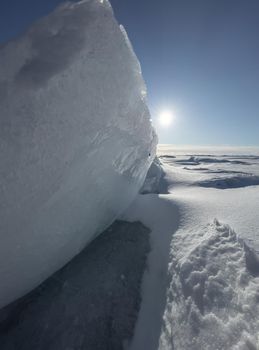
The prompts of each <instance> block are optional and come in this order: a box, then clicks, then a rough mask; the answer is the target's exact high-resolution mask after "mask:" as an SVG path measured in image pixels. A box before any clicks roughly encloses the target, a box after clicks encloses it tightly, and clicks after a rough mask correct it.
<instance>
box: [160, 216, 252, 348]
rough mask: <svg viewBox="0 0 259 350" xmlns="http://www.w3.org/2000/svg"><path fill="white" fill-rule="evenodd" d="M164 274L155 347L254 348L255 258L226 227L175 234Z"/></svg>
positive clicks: (209, 227)
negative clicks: (161, 312)
mask: <svg viewBox="0 0 259 350" xmlns="http://www.w3.org/2000/svg"><path fill="white" fill-rule="evenodd" d="M190 235H192V236H193V233H191V232H190ZM190 235H189V236H190ZM189 240H190V241H191V242H192V243H191V244H189V243H190V242H188V241H189ZM169 272H170V275H171V284H170V288H169V292H168V297H167V299H168V300H167V307H166V312H165V315H164V329H163V332H162V336H161V339H160V349H172V348H173V349H176V350H177V349H181V350H185V349H186V350H187V349H188V350H190V349H192V350H200V349H203V350H214V349H215V350H216V349H229V350H234V349H235V350H237V349H239V350H241V349H243V350H245V349H247V350H248V349H257V348H258V346H259V319H258V313H259V302H258V301H259V277H258V276H259V259H258V256H257V255H256V253H255V252H254V251H253V250H252V249H251V248H249V247H248V246H247V245H246V244H244V243H243V242H242V241H241V240H240V239H238V237H237V235H236V234H235V232H234V231H233V230H232V229H231V228H230V227H229V226H226V225H222V224H220V223H219V222H218V221H217V220H215V222H214V223H213V224H210V225H208V226H206V227H204V228H201V230H200V232H198V233H197V234H196V235H194V237H193V238H191V237H188V236H187V235H185V237H183V234H182V232H178V233H177V234H176V235H175V236H174V238H173V243H172V262H171V264H170V268H169Z"/></svg>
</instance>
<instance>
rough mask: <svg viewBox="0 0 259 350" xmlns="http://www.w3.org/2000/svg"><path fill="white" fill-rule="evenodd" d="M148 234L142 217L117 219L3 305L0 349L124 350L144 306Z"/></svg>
mask: <svg viewBox="0 0 259 350" xmlns="http://www.w3.org/2000/svg"><path fill="white" fill-rule="evenodd" d="M149 234H150V231H149V229H147V228H146V227H145V226H143V225H142V224H141V223H139V222H136V223H128V222H123V221H117V222H115V223H114V224H113V225H112V226H111V227H110V228H109V229H107V230H106V231H105V232H104V233H103V234H102V235H101V236H99V237H98V238H97V239H95V240H94V241H93V242H92V243H91V244H90V245H89V246H88V247H87V248H86V249H85V250H84V251H82V252H81V253H80V254H79V255H78V256H77V257H75V258H74V259H73V260H72V261H71V262H69V263H68V264H67V265H66V266H65V267H64V268H62V269H61V270H60V271H58V272H57V273H55V274H54V275H53V276H52V277H50V278H49V279H48V280H46V281H45V282H44V283H43V284H42V285H41V286H39V287H38V288H36V289H35V290H34V291H32V292H31V293H30V294H28V295H27V296H25V297H23V298H22V299H20V300H18V301H16V302H14V303H12V304H11V305H9V306H7V307H5V308H4V309H2V310H1V311H0V349H1V350H16V349H19V350H29V349H35V350H47V349H48V350H63V349H82V350H83V349H84V350H85V349H87V350H117V349H118V350H122V349H123V347H124V345H125V342H127V341H129V340H130V339H131V337H132V336H133V332H134V326H135V322H136V320H137V315H138V311H139V308H140V302H141V298H140V286H141V281H142V276H143V272H144V270H145V266H146V259H147V254H148V252H149V249H150V247H149ZM46 263H47V262H46Z"/></svg>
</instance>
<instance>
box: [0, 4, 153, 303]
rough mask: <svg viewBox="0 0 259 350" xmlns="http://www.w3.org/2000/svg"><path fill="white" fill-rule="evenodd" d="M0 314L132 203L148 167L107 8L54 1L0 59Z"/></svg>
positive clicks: (148, 132) (129, 65) (131, 57)
mask: <svg viewBox="0 0 259 350" xmlns="http://www.w3.org/2000/svg"><path fill="white" fill-rule="evenodd" d="M0 106H1V111H0V123H1V125H0V164H1V169H0V197H1V203H0V216H1V220H0V235H1V236H0V239H1V242H0V279H1V289H0V306H3V305H4V304H7V303H8V302H10V301H12V300H14V299H15V298H17V297H19V296H21V295H22V294H24V293H26V292H27V291H28V290H30V289H31V288H33V287H34V286H36V285H37V284H39V283H40V282H41V281H42V280H43V279H45V278H46V277H48V276H49V275H50V274H51V273H53V272H54V271H55V270H57V269H58V268H60V267H61V266H62V265H63V264H65V263H66V262H67V261H68V260H69V259H71V258H72V257H73V256H74V255H76V254H77V253H78V252H79V251H80V250H81V249H82V248H83V247H84V246H85V245H86V244H87V243H88V242H89V241H90V240H92V239H93V237H95V236H96V235H97V234H98V233H100V232H101V231H102V230H104V228H105V227H107V226H108V225H109V224H110V223H111V222H112V221H113V220H114V219H115V218H116V217H117V216H118V215H119V214H120V213H121V212H122V211H123V210H124V209H125V208H126V207H127V206H128V205H129V204H130V202H131V201H132V200H133V198H134V197H135V195H136V194H137V192H138V191H139V189H140V187H141V186H142V184H143V181H144V177H145V175H146V172H147V170H148V168H149V166H150V164H151V162H152V160H153V158H154V154H155V148H156V143H157V139H156V135H155V133H154V131H153V129H152V126H151V123H150V116H149V111H148V108H147V106H146V87H145V83H144V82H143V78H142V75H141V69H140V65H139V62H138V60H137V58H136V56H135V54H134V52H133V50H132V47H131V45H130V42H129V39H128V38H127V35H126V32H125V30H124V29H123V28H122V27H120V26H119V25H118V24H117V22H116V20H115V18H114V16H113V12H112V8H111V6H110V4H109V2H108V1H107V0H105V1H98V0H83V1H81V2H77V3H69V2H68V3H65V4H64V5H62V6H60V7H59V8H58V9H57V10H55V11H54V12H53V13H52V14H50V15H49V16H47V17H46V18H43V19H41V20H40V21H38V22H37V23H35V24H34V25H33V26H32V27H31V28H30V29H29V30H28V31H27V32H26V33H25V34H24V35H23V36H22V37H21V38H19V39H17V40H15V41H12V42H9V43H7V44H6V45H5V46H4V47H2V48H1V51H0Z"/></svg>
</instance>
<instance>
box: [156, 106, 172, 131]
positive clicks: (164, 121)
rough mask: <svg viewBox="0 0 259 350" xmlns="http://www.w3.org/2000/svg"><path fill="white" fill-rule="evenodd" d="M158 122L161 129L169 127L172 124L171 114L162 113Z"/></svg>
mask: <svg viewBox="0 0 259 350" xmlns="http://www.w3.org/2000/svg"><path fill="white" fill-rule="evenodd" d="M158 121H159V124H160V125H161V126H163V127H167V126H170V125H171V124H172V122H173V113H172V112H171V111H169V110H165V111H162V112H161V113H160V114H159V116H158Z"/></svg>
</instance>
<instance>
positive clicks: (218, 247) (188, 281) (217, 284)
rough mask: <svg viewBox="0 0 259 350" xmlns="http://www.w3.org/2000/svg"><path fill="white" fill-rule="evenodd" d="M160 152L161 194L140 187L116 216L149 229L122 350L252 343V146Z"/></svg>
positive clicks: (258, 286)
mask: <svg viewBox="0 0 259 350" xmlns="http://www.w3.org/2000/svg"><path fill="white" fill-rule="evenodd" d="M158 154H159V156H160V158H159V160H160V161H161V162H162V167H163V172H164V176H163V178H162V182H163V184H162V185H163V188H164V189H167V192H166V191H165V192H163V193H168V194H160V195H159V194H158V195H156V194H146V195H144V196H143V195H142V196H141V195H140V196H139V197H138V198H137V199H136V201H135V202H134V204H133V205H132V207H131V208H129V210H128V211H127V212H126V214H124V218H127V219H129V220H135V219H138V220H140V221H141V222H143V223H144V224H145V225H146V226H147V227H150V228H151V230H152V232H151V237H152V240H151V253H150V254H149V258H148V267H147V271H146V273H145V277H144V280H143V284H142V298H143V301H142V306H141V309H140V313H139V317H138V321H137V324H136V329H135V334H134V337H133V341H132V343H131V346H130V349H131V350H142V349H149V350H157V349H159V350H172V349H174V350H187V349H188V350H201V349H202V350H256V349H258V348H259V338H258V337H259V319H258V314H259V256H258V252H259V221H258V210H259V185H258V183H257V182H254V183H251V181H250V180H251V179H253V180H254V179H255V178H256V177H258V175H259V149H255V148H253V149H247V148H228V149H227V148H217V149H216V148H209V149H208V148H199V149H198V148H192V149H191V148H187V147H186V148H185V149H180V148H179V149H177V148H175V147H172V146H162V147H161V146H160V147H159V148H158ZM157 175H158V176H160V171H158V172H157ZM217 181H218V183H219V184H224V186H217V185H215V184H216V182H217ZM204 184H206V186H204ZM209 184H210V185H209ZM163 242H164V243H165V242H166V243H165V244H164V245H163ZM166 245H167V247H166ZM161 247H162V249H161ZM166 262H167V263H166ZM165 266H166V267H165Z"/></svg>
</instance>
